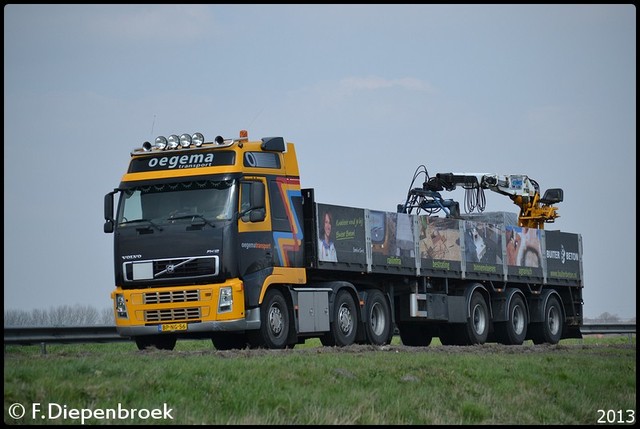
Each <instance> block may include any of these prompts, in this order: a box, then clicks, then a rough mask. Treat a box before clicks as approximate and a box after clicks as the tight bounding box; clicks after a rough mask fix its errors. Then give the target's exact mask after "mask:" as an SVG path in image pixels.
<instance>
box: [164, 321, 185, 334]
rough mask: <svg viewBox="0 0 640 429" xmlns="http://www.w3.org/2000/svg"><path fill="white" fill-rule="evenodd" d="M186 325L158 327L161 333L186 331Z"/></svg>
mask: <svg viewBox="0 0 640 429" xmlns="http://www.w3.org/2000/svg"><path fill="white" fill-rule="evenodd" d="M186 330H187V324H186V323H167V324H165V325H160V331H161V332H168V331H186Z"/></svg>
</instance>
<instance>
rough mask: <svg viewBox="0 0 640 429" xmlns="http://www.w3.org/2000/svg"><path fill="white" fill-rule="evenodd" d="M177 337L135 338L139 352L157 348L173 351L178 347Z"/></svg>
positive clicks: (147, 336)
mask: <svg viewBox="0 0 640 429" xmlns="http://www.w3.org/2000/svg"><path fill="white" fill-rule="evenodd" d="M176 341H177V337H176V336H175V335H141V336H139V337H135V342H136V346H137V347H138V350H144V349H148V348H150V347H155V348H156V349H158V350H173V349H174V348H175V346H176Z"/></svg>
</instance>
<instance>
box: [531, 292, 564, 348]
mask: <svg viewBox="0 0 640 429" xmlns="http://www.w3.org/2000/svg"><path fill="white" fill-rule="evenodd" d="M562 326H563V321H562V307H561V306H560V301H558V298H557V297H556V296H550V297H549V299H548V300H547V304H546V305H545V307H544V321H542V322H541V323H535V324H532V325H531V339H532V340H533V344H543V343H550V344H558V342H559V341H560V338H562Z"/></svg>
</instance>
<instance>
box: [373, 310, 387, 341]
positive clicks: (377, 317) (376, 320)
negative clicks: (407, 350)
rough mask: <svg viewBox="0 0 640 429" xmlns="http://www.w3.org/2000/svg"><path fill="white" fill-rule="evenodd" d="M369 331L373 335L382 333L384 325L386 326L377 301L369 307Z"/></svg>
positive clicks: (382, 312)
mask: <svg viewBox="0 0 640 429" xmlns="http://www.w3.org/2000/svg"><path fill="white" fill-rule="evenodd" d="M370 323H371V331H372V332H373V333H374V334H375V335H382V332H383V331H384V327H385V326H386V319H385V317H384V311H382V306H381V305H380V304H379V303H375V304H374V305H373V306H372V307H371V315H370Z"/></svg>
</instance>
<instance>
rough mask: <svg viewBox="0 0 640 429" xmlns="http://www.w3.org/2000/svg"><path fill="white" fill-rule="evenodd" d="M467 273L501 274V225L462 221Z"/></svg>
mask: <svg viewBox="0 0 640 429" xmlns="http://www.w3.org/2000/svg"><path fill="white" fill-rule="evenodd" d="M463 225H464V253H465V261H466V269H465V271H466V272H467V273H478V274H489V275H493V274H499V275H501V276H502V275H503V266H502V264H503V260H502V234H503V232H502V231H503V230H502V228H501V225H495V224H490V223H484V222H474V221H470V220H465V221H463Z"/></svg>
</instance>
